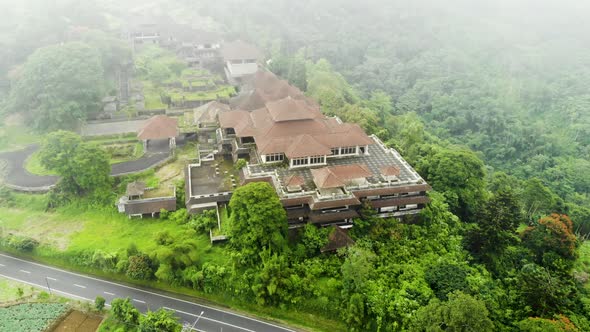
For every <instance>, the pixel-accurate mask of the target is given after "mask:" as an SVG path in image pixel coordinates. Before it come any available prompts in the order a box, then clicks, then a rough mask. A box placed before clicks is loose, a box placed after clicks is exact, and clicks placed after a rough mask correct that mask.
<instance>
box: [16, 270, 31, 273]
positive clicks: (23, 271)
mask: <svg viewBox="0 0 590 332" xmlns="http://www.w3.org/2000/svg"><path fill="white" fill-rule="evenodd" d="M19 271H20V272H22V273H26V274H31V272H29V271H25V270H19Z"/></svg>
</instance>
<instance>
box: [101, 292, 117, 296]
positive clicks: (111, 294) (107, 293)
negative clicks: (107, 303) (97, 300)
mask: <svg viewBox="0 0 590 332" xmlns="http://www.w3.org/2000/svg"><path fill="white" fill-rule="evenodd" d="M103 293H105V294H106V295H110V296H115V294H113V293H109V292H103Z"/></svg>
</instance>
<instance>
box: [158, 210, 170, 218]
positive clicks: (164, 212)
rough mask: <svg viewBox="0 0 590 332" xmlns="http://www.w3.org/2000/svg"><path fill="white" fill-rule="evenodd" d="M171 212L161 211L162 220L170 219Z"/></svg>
mask: <svg viewBox="0 0 590 332" xmlns="http://www.w3.org/2000/svg"><path fill="white" fill-rule="evenodd" d="M169 216H170V212H169V211H168V210H166V209H160V219H168V217H169Z"/></svg>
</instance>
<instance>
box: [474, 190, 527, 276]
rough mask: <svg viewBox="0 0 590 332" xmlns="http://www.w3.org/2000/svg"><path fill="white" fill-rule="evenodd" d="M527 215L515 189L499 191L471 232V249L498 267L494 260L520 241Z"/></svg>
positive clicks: (491, 266)
mask: <svg viewBox="0 0 590 332" xmlns="http://www.w3.org/2000/svg"><path fill="white" fill-rule="evenodd" d="M523 219H524V218H523V217H522V213H521V208H520V204H519V202H518V199H517V198H516V195H514V193H513V192H511V191H501V192H498V193H497V194H496V195H495V196H494V197H492V199H490V200H489V201H488V202H487V203H486V205H485V207H483V211H482V212H481V213H480V214H479V215H478V218H477V222H476V224H475V228H474V229H472V230H470V231H469V233H468V235H467V241H468V247H469V249H470V251H471V252H472V253H473V254H474V255H475V256H477V257H479V258H480V259H481V260H482V261H483V262H484V263H486V265H487V266H488V268H490V269H491V270H492V271H497V269H496V267H495V266H494V264H493V263H494V260H495V259H496V258H498V257H499V256H500V255H501V254H502V253H503V252H504V250H505V249H506V248H507V247H508V246H509V245H513V244H516V243H517V241H518V237H517V235H516V229H517V228H518V225H519V224H520V223H521V222H522V221H523Z"/></svg>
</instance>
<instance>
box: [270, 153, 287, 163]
mask: <svg viewBox="0 0 590 332" xmlns="http://www.w3.org/2000/svg"><path fill="white" fill-rule="evenodd" d="M283 159H284V155H283V154H282V153H271V154H267V155H266V156H265V160H266V162H267V163H274V162H278V161H283Z"/></svg>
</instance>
